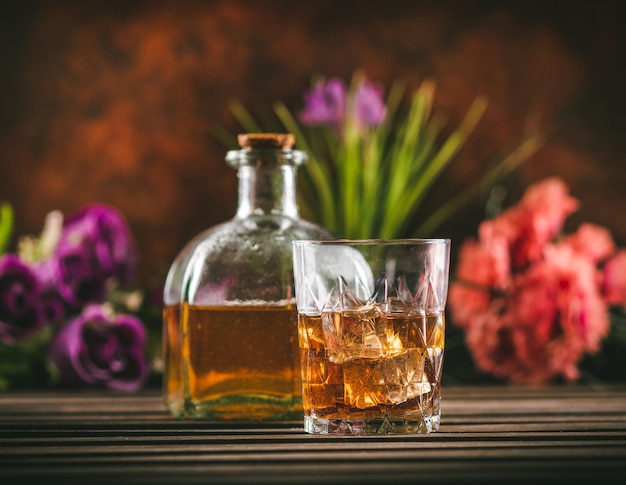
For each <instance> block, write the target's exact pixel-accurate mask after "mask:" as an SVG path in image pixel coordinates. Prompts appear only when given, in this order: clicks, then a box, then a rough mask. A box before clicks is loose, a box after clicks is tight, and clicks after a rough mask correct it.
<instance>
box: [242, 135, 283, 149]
mask: <svg viewBox="0 0 626 485" xmlns="http://www.w3.org/2000/svg"><path fill="white" fill-rule="evenodd" d="M237 141H238V142H239V146H240V147H241V148H242V149H244V150H289V149H291V148H292V147H293V145H294V143H295V137H294V136H293V135H292V134H291V133H244V134H241V135H238V136H237Z"/></svg>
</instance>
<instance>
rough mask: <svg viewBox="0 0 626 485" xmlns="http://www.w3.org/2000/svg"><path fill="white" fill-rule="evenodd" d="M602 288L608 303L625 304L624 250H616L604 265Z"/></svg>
mask: <svg viewBox="0 0 626 485" xmlns="http://www.w3.org/2000/svg"><path fill="white" fill-rule="evenodd" d="M602 290H603V292H604V296H605V298H606V301H607V302H608V303H609V304H610V305H622V306H626V250H621V251H618V252H617V253H616V254H615V255H614V256H613V257H612V258H611V259H609V260H608V261H607V262H606V264H605V265H604V270H603V274H602Z"/></svg>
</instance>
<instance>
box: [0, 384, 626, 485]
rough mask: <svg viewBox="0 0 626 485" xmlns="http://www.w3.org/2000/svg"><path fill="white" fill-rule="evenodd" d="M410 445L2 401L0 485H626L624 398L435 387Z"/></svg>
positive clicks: (87, 398)
mask: <svg viewBox="0 0 626 485" xmlns="http://www.w3.org/2000/svg"><path fill="white" fill-rule="evenodd" d="M442 408H443V409H442V425H441V429H440V431H439V432H437V433H433V434H430V435H416V436H380V437H378V436H375V437H341V436H310V435H307V434H305V433H304V432H303V430H302V424H301V423H300V422H297V421H294V422H276V423H269V422H268V423H252V424H250V423H215V422H206V421H181V420H176V419H174V418H172V417H170V416H169V415H168V413H167V412H166V411H165V409H164V407H163V405H162V403H161V397H160V394H159V392H158V391H145V392H142V393H139V394H133V395H120V394H111V393H106V392H73V393H72V392H58V391H57V392H34V393H6V394H0V484H3V485H4V484H13V483H16V484H22V483H46V484H49V483H68V484H71V483H80V484H86V485H91V484H95V483H113V484H117V483H146V484H160V483H173V484H186V483H271V484H279V483H323V484H334V483H377V484H387V483H414V484H422V483H423V484H432V483H452V482H459V483H505V484H508V483H521V482H523V483H528V482H529V481H530V480H535V481H537V482H542V483H550V482H553V483H579V482H585V483H588V484H591V485H594V484H606V483H626V387H602V388H591V387H580V386H562V387H547V388H536V389H525V388H513V387H482V388H476V387H467V388H463V387H455V388H444V399H443V403H442Z"/></svg>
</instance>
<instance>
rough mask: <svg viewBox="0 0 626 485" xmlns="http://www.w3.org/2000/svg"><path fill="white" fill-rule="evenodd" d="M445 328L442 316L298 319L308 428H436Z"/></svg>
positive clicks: (355, 314)
mask: <svg viewBox="0 0 626 485" xmlns="http://www.w3.org/2000/svg"><path fill="white" fill-rule="evenodd" d="M444 327H445V322H444V314H443V312H439V313H429V314H419V313H418V314H408V315H407V314H400V313H399V314H391V315H385V314H384V313H382V312H378V311H375V310H373V309H372V308H371V307H370V308H369V309H368V310H364V311H343V312H331V313H324V314H322V315H321V316H307V315H299V317H298V336H299V337H298V338H299V347H300V359H301V366H302V383H303V395H302V401H303V408H304V416H305V429H306V431H307V432H311V433H327V432H328V433H333V432H336V433H341V432H342V431H341V429H340V428H341V426H345V425H346V423H348V425H350V426H352V427H354V428H355V429H350V430H349V431H345V430H344V431H345V432H346V434H370V433H381V432H382V433H387V432H398V433H406V432H416V433H421V432H430V431H433V430H436V429H437V428H438V427H439V398H440V378H441V366H442V360H443V348H444ZM369 420H371V421H372V423H374V424H372V425H371V426H370V425H369V424H368V423H369ZM390 423H391V424H390ZM368 426H369V427H368ZM381 426H396V427H397V429H396V430H395V431H394V430H393V429H391V430H389V429H382V428H380V427H381ZM333 427H334V428H333ZM357 427H361V428H362V429H356V428H357ZM407 427H408V428H411V429H407Z"/></svg>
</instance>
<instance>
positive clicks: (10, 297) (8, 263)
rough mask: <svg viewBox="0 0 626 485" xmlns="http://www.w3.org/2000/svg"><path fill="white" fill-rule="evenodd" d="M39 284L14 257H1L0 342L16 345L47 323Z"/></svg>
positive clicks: (30, 272) (28, 269) (29, 270)
mask: <svg viewBox="0 0 626 485" xmlns="http://www.w3.org/2000/svg"><path fill="white" fill-rule="evenodd" d="M40 296H41V282H40V281H39V279H38V277H37V274H36V273H35V272H34V271H33V269H32V268H31V267H30V266H28V265H27V264H25V263H24V262H22V261H21V260H20V259H19V257H18V256H17V255H15V254H5V255H4V256H1V257H0V341H1V342H4V343H6V344H15V343H18V342H20V341H22V340H25V339H26V338H27V337H29V336H30V335H31V334H33V333H34V332H35V331H37V330H38V329H40V328H41V327H43V326H44V325H45V324H46V319H45V312H44V310H43V306H42V302H41V300H40Z"/></svg>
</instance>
